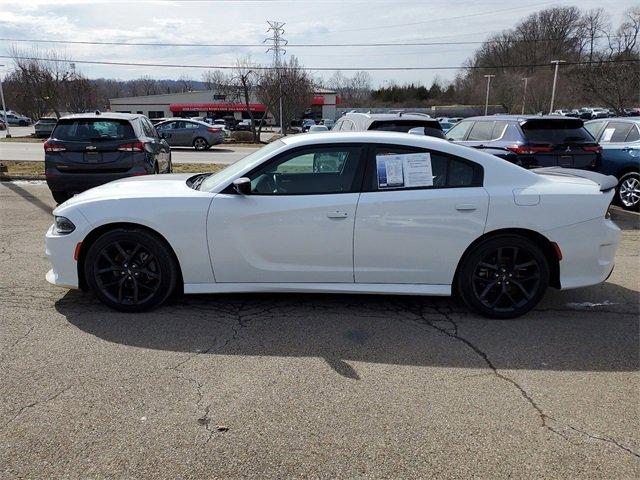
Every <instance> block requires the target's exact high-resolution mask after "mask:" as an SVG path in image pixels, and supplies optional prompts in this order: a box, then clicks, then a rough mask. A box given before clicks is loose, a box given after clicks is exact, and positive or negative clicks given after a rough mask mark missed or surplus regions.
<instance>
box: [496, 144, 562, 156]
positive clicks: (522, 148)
mask: <svg viewBox="0 0 640 480" xmlns="http://www.w3.org/2000/svg"><path fill="white" fill-rule="evenodd" d="M507 150H509V151H510V152H513V153H517V154H518V155H530V154H532V153H549V152H551V151H553V147H550V146H545V147H541V146H530V145H510V146H508V147H507Z"/></svg>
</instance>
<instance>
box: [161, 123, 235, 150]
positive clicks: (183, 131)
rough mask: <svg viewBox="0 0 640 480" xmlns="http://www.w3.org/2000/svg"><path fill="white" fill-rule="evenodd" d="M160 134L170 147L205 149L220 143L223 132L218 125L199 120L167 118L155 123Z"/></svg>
mask: <svg viewBox="0 0 640 480" xmlns="http://www.w3.org/2000/svg"><path fill="white" fill-rule="evenodd" d="M155 127H156V130H157V131H158V133H159V134H160V136H161V137H162V138H164V139H166V141H167V142H168V143H169V145H171V146H172V147H193V148H195V149H196V150H207V149H208V148H210V147H211V146H212V145H217V144H219V143H222V140H223V132H222V129H221V128H220V127H217V126H214V125H209V124H208V123H205V122H201V121H199V120H182V119H175V120H167V121H165V122H160V123H157V124H156V125H155Z"/></svg>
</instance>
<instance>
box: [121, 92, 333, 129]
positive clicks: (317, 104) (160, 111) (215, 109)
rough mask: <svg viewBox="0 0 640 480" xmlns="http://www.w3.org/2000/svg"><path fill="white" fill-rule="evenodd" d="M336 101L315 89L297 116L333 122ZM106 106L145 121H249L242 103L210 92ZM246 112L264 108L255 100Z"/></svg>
mask: <svg viewBox="0 0 640 480" xmlns="http://www.w3.org/2000/svg"><path fill="white" fill-rule="evenodd" d="M338 100H339V99H338V96H337V94H336V92H333V91H331V90H324V89H316V91H315V92H314V94H313V99H312V102H311V105H309V108H308V109H307V111H306V112H300V116H301V117H302V116H303V115H304V116H305V117H309V118H314V119H321V118H330V119H335V118H336V105H337V103H338ZM109 104H110V108H111V111H113V112H121V113H140V114H143V115H146V116H147V117H149V118H162V117H211V118H224V117H231V116H232V117H234V118H235V119H236V120H241V119H243V118H249V115H248V114H247V112H246V105H245V104H244V103H242V102H237V101H229V99H228V98H227V97H226V96H225V95H223V94H220V93H218V92H216V91H213V90H201V91H195V92H184V93H167V94H160V95H144V96H140V97H121V98H110V99H109ZM249 108H250V110H251V111H252V112H253V115H254V118H255V117H256V116H258V117H259V116H262V114H263V113H264V112H265V110H266V107H265V105H263V104H262V103H260V102H259V101H258V100H257V99H255V98H253V99H251V101H250V102H249ZM267 122H268V123H271V124H273V123H274V122H275V120H274V117H273V115H272V114H271V112H268V114H267Z"/></svg>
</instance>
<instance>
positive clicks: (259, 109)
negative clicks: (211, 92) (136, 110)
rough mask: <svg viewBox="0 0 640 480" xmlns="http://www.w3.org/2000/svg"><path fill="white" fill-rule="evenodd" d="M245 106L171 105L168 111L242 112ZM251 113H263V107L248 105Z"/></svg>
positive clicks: (255, 104) (227, 104)
mask: <svg viewBox="0 0 640 480" xmlns="http://www.w3.org/2000/svg"><path fill="white" fill-rule="evenodd" d="M246 109H247V106H246V105H245V104H244V103H228V102H218V103H172V104H170V105H169V110H171V111H172V112H244V111H246ZM249 109H250V110H251V111H252V112H264V111H265V110H266V108H265V106H264V105H263V104H261V103H250V104H249Z"/></svg>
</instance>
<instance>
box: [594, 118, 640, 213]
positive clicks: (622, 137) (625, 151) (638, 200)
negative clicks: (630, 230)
mask: <svg viewBox="0 0 640 480" xmlns="http://www.w3.org/2000/svg"><path fill="white" fill-rule="evenodd" d="M585 128H586V129H587V130H588V131H589V133H591V135H593V136H594V138H595V139H596V140H597V141H598V142H599V143H600V145H601V146H602V149H603V150H602V165H601V167H600V172H601V173H604V174H605V175H613V176H615V177H616V178H618V181H619V183H618V188H617V191H616V197H615V201H616V203H618V204H619V205H620V206H621V207H623V208H625V209H627V210H638V209H639V207H640V118H636V117H631V118H629V117H623V118H607V119H598V120H591V121H590V122H587V123H586V124H585Z"/></svg>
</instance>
